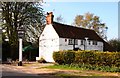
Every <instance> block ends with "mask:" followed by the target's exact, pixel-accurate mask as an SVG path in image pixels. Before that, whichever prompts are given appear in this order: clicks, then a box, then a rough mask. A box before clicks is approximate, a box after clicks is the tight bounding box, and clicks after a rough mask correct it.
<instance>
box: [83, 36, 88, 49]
mask: <svg viewBox="0 0 120 78" xmlns="http://www.w3.org/2000/svg"><path fill="white" fill-rule="evenodd" d="M84 44H85V46H84V47H85V50H87V44H88V37H85V43H84Z"/></svg>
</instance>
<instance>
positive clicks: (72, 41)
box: [68, 39, 78, 45]
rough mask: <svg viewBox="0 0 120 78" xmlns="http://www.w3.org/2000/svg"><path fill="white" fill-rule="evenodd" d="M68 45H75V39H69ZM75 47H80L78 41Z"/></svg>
mask: <svg viewBox="0 0 120 78" xmlns="http://www.w3.org/2000/svg"><path fill="white" fill-rule="evenodd" d="M68 44H69V45H73V44H74V39H69V42H68ZM75 45H78V40H77V39H75Z"/></svg>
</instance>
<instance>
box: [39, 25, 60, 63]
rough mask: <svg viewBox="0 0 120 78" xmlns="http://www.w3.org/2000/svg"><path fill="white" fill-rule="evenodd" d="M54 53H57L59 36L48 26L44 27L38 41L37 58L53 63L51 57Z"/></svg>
mask: <svg viewBox="0 0 120 78" xmlns="http://www.w3.org/2000/svg"><path fill="white" fill-rule="evenodd" d="M54 51H59V36H58V34H57V33H56V31H55V30H54V28H53V26H52V25H51V24H50V25H46V27H45V29H44V31H43V32H42V34H41V36H40V39H39V58H44V59H45V60H46V61H47V62H54V60H53V57H52V56H53V52H54Z"/></svg>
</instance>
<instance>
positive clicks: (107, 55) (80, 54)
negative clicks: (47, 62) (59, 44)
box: [53, 51, 120, 67]
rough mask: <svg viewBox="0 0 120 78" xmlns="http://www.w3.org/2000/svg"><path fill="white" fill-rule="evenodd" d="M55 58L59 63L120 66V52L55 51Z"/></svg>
mask: <svg viewBox="0 0 120 78" xmlns="http://www.w3.org/2000/svg"><path fill="white" fill-rule="evenodd" d="M53 59H54V60H55V62H57V63H59V64H71V63H74V64H88V65H95V66H109V67H120V52H99V51H58V52H54V53H53Z"/></svg>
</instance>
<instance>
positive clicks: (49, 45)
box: [39, 12, 105, 62]
mask: <svg viewBox="0 0 120 78" xmlns="http://www.w3.org/2000/svg"><path fill="white" fill-rule="evenodd" d="M53 17H54V16H53V13H52V12H50V13H47V17H46V22H47V24H46V27H45V28H44V30H43V32H42V34H41V36H40V38H39V58H44V59H45V60H46V61H47V62H54V60H53V52H54V51H59V50H73V49H80V50H99V51H103V47H104V42H105V41H104V40H103V39H102V38H101V37H99V36H98V35H97V33H96V32H95V31H94V30H91V29H85V28H80V27H75V26H70V25H65V24H60V23H57V22H53Z"/></svg>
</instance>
